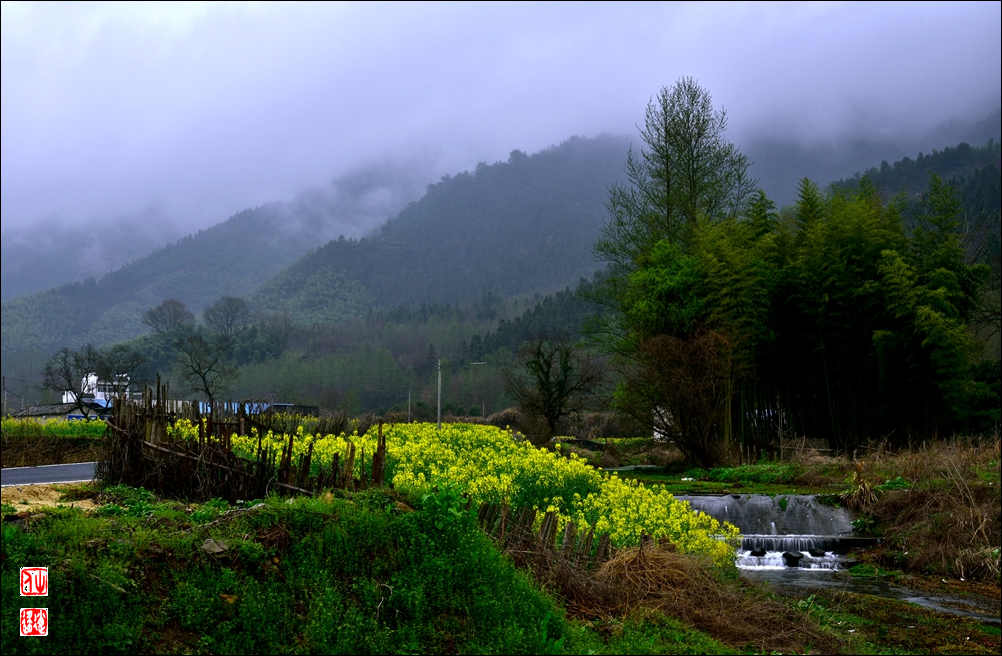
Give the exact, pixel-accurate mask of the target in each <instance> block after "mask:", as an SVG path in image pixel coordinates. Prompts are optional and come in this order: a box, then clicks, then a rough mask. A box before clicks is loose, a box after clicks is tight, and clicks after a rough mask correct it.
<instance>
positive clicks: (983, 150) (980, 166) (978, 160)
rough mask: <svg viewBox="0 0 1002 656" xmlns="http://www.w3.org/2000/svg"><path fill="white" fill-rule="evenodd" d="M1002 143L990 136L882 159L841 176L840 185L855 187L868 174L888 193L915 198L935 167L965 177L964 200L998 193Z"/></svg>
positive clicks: (946, 175)
mask: <svg viewBox="0 0 1002 656" xmlns="http://www.w3.org/2000/svg"><path fill="white" fill-rule="evenodd" d="M1000 156H1002V144H1000V143H998V142H997V141H994V140H990V141H989V142H988V143H987V144H985V145H983V146H979V147H975V146H971V145H970V144H967V143H961V144H958V145H956V146H953V147H950V148H944V149H943V150H933V151H932V152H931V153H929V154H928V155H926V154H923V153H919V154H918V157H916V158H915V159H911V158H910V157H905V158H904V159H901V160H900V161H897V162H894V164H888V163H887V161H886V160H885V161H882V162H881V163H880V166H879V167H877V166H874V167H871V168H869V169H867V170H866V171H865V172H863V173H859V174H857V175H856V176H854V177H852V178H849V179H845V180H839V181H838V182H836V183H835V185H836V186H838V187H845V188H855V187H857V186H858V185H859V181H860V180H861V179H862V177H863V176H864V175H865V176H866V177H868V178H870V180H871V181H872V182H873V183H874V184H875V185H877V187H878V188H879V189H880V190H881V191H882V192H884V193H885V194H888V195H891V194H897V193H904V194H905V195H906V196H908V197H909V198H913V197H915V196H917V195H918V194H919V193H921V192H922V191H923V190H925V189H926V188H927V187H928V185H929V171H935V172H936V173H937V174H938V175H939V176H940V177H942V178H944V179H946V180H957V181H962V183H961V184H959V185H958V186H959V187H961V188H962V189H964V191H962V193H963V194H964V196H965V200H973V198H974V197H975V196H977V195H978V192H979V191H980V192H981V195H984V194H986V193H987V194H989V195H991V194H992V191H993V190H994V195H995V196H998V188H999V168H1000V166H1002V162H1000Z"/></svg>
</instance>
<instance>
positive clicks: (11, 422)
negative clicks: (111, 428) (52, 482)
mask: <svg viewBox="0 0 1002 656" xmlns="http://www.w3.org/2000/svg"><path fill="white" fill-rule="evenodd" d="M106 429H107V426H106V425H105V423H104V422H103V421H101V420H91V421H76V420H74V421H66V420H65V419H50V420H48V421H38V420H35V419H14V418H11V417H4V418H3V419H2V420H0V444H2V449H0V466H2V467H35V466H38V465H56V464H60V463H69V462H90V461H92V460H96V459H97V457H98V454H99V452H100V448H101V437H102V436H103V435H104V432H105V430H106Z"/></svg>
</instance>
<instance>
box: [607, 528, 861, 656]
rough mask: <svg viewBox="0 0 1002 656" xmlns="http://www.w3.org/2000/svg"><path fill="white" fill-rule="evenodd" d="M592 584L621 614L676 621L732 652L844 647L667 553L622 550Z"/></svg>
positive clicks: (799, 618) (693, 561) (750, 591)
mask: <svg viewBox="0 0 1002 656" xmlns="http://www.w3.org/2000/svg"><path fill="white" fill-rule="evenodd" d="M594 578H595V580H596V581H598V582H599V583H602V584H604V585H607V586H609V587H610V588H612V589H613V590H615V591H616V596H617V598H618V601H619V604H620V607H621V608H624V609H625V610H627V611H635V610H638V609H643V610H651V611H657V612H661V613H665V614H666V615H670V616H672V617H677V618H680V619H682V620H684V621H686V622H688V623H689V624H692V625H693V626H694V627H696V628H697V629H700V630H701V631H705V632H706V633H708V634H709V635H711V636H712V637H713V638H715V639H717V640H719V641H720V642H722V643H724V644H726V645H729V646H732V647H736V648H741V649H743V648H745V647H747V646H748V645H751V646H753V647H754V648H755V649H756V650H758V651H760V652H765V653H769V652H784V653H788V652H790V651H795V652H804V651H806V650H807V649H808V648H811V649H812V650H815V651H817V650H820V651H821V652H822V653H835V652H838V651H841V649H842V648H843V647H844V645H842V643H841V641H839V640H837V639H836V638H834V637H832V636H830V635H828V634H826V633H824V632H822V631H821V630H820V629H819V628H818V627H817V625H816V624H814V623H813V622H812V621H811V620H810V618H809V617H807V616H805V615H802V614H799V613H793V612H790V610H789V609H788V608H786V607H785V606H784V605H783V604H781V603H779V602H777V601H774V600H772V599H769V598H767V597H766V596H765V595H763V594H761V593H759V592H758V591H757V590H756V589H755V588H753V587H751V586H747V585H742V584H741V582H739V581H738V582H726V581H722V580H721V579H720V578H719V577H718V576H717V575H715V574H714V572H713V570H712V568H711V567H710V566H709V564H708V563H706V562H703V561H701V560H700V559H698V558H694V557H692V556H688V555H683V554H679V553H675V552H674V551H672V550H670V549H664V548H657V547H653V545H651V546H648V547H643V548H641V547H636V548H632V549H624V550H622V551H620V552H619V553H618V554H616V556H615V557H613V558H612V559H610V560H609V561H607V562H605V563H603V564H602V565H601V567H599V568H598V569H597V570H596V572H595V574H594Z"/></svg>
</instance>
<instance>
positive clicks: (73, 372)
mask: <svg viewBox="0 0 1002 656" xmlns="http://www.w3.org/2000/svg"><path fill="white" fill-rule="evenodd" d="M102 364H103V363H102V354H101V351H100V350H98V349H97V348H95V347H94V345H93V344H87V345H86V346H84V347H82V348H81V349H80V350H73V349H71V348H68V347H64V348H61V349H59V351H57V352H56V354H55V355H53V356H52V359H50V360H49V361H48V362H46V363H45V367H43V368H42V389H47V390H52V391H53V392H59V393H60V394H62V395H63V396H64V398H69V399H70V401H69V402H70V403H72V404H73V409H74V410H77V411H78V412H79V414H82V415H85V416H86V415H87V414H89V413H90V408H88V407H87V400H88V398H90V399H93V398H94V391H95V390H93V389H91V385H92V382H94V381H93V379H92V378H91V376H92V375H93V376H94V378H97V372H98V370H100V369H101V367H102Z"/></svg>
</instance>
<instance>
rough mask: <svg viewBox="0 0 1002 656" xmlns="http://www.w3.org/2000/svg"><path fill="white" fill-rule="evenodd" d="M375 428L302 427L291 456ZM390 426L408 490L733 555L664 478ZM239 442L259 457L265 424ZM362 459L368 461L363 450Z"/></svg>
mask: <svg viewBox="0 0 1002 656" xmlns="http://www.w3.org/2000/svg"><path fill="white" fill-rule="evenodd" d="M170 432H171V433H172V434H174V435H175V436H177V437H184V438H192V437H196V436H197V434H198V431H197V428H196V427H195V426H193V425H192V424H190V423H189V422H187V421H185V420H181V421H178V422H177V424H176V425H175V426H174V428H173V430H171V431H170ZM375 433H376V431H375V428H373V429H372V430H370V431H369V433H368V434H366V435H364V436H362V437H359V436H358V435H352V436H350V437H348V438H346V436H344V435H323V436H320V435H317V436H310V435H307V434H305V433H304V431H303V429H302V427H300V429H299V434H298V435H297V436H296V438H295V441H294V447H293V450H294V456H295V457H298V456H299V454H301V453H305V452H306V451H307V449H309V446H310V444H311V443H312V444H313V467H314V468H315V469H317V470H319V468H320V467H329V466H330V464H331V462H332V461H333V458H334V455H335V454H339V455H340V456H341V457H342V458H343V456H344V453H345V450H346V447H347V443H348V440H349V439H350V440H351V442H352V443H354V444H355V447H356V453H357V452H358V450H359V449H360V448H364V449H365V453H366V454H367V458H366V460H367V461H369V460H368V454H372V453H374V452H375V449H376V437H375ZM384 435H385V437H386V450H387V468H386V471H387V480H388V481H390V482H391V483H392V484H393V486H394V487H395V488H396V489H398V490H401V491H403V492H409V493H414V494H424V493H427V492H429V491H431V489H432V488H433V487H435V486H444V485H454V486H459V487H461V488H462V489H463V490H464V491H465V492H466V493H467V494H468V495H469V496H470V497H471V498H472V499H473V500H474V502H475V503H478V504H479V503H483V502H493V503H507V504H509V505H511V506H513V507H532V508H535V509H536V510H537V511H539V512H547V511H554V512H556V513H557V514H558V516H559V518H560V525H561V527H562V525H563V524H564V523H566V522H567V521H573V522H574V523H575V524H577V525H578V526H586V525H588V526H594V527H595V533H596V535H601V534H603V533H608V534H609V537H610V539H611V540H612V542H613V544H615V545H617V546H624V545H631V544H637V543H639V541H640V536H641V535H642V534H646V535H649V536H651V537H653V538H663V537H666V538H668V539H670V540H671V541H672V542H673V543H675V545H676V546H677V547H678V549H679V550H680V551H682V552H686V553H698V554H704V555H706V556H709V557H710V558H711V559H712V560H713V561H714V562H717V563H720V564H726V563H733V562H734V547H735V544H736V541H737V539H738V537H739V532H738V529H737V528H736V527H734V526H733V525H731V524H729V523H726V522H723V523H721V522H718V521H717V520H716V519H714V518H712V517H710V516H709V515H706V514H704V513H698V512H694V511H693V510H692V509H691V508H690V507H689V504H688V503H687V502H685V501H678V500H677V499H675V498H674V496H672V495H671V494H670V493H669V492H667V491H666V490H665V489H664V488H663V487H661V486H658V485H655V486H651V487H646V486H644V485H643V484H642V483H638V482H637V481H634V480H624V479H621V478H619V477H618V476H616V475H615V474H612V475H610V474H608V473H603V472H601V471H599V470H597V469H595V468H594V467H591V466H590V465H588V464H587V463H586V462H585V461H584V460H582V459H580V458H578V457H577V456H576V455H575V454H570V456H569V457H564V456H561V455H559V454H557V453H553V452H550V451H547V450H545V449H538V448H536V447H534V446H532V444H530V443H529V442H516V441H515V440H513V439H512V437H511V435H510V434H509V433H507V432H506V431H503V430H500V429H498V428H495V427H493V426H481V425H473V424H443V426H442V430H441V431H439V430H438V429H437V427H436V426H435V424H394V425H388V426H384ZM262 442H263V443H264V445H265V446H269V447H270V448H272V449H273V450H274V451H276V452H279V453H280V452H281V449H282V447H283V446H284V445H286V444H287V443H288V437H287V436H282V435H274V434H272V433H271V432H269V433H268V434H267V435H265V436H264V437H263V438H262ZM232 443H233V450H234V451H235V452H236V453H237V454H238V455H241V456H244V457H247V458H253V457H254V456H255V453H256V450H257V446H258V434H257V433H256V432H254V431H252V433H251V434H250V435H247V436H243V437H241V436H236V435H234V436H233V438H232ZM370 462H371V461H370ZM356 467H359V468H360V467H361V463H360V462H359V461H358V460H357V456H356ZM314 473H316V471H314ZM360 473H361V471H360V470H359V471H358V472H356V475H359V474H360Z"/></svg>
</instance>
